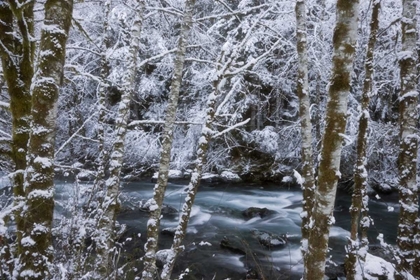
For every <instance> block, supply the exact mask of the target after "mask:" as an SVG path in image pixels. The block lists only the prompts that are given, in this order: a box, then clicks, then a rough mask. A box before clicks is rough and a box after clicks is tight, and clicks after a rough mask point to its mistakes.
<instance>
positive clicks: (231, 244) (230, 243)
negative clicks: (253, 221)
mask: <svg viewBox="0 0 420 280" xmlns="http://www.w3.org/2000/svg"><path fill="white" fill-rule="evenodd" d="M220 247H221V248H223V249H226V250H229V251H230V252H232V253H235V254H239V255H246V252H245V250H244V249H243V245H242V244H241V243H240V242H239V241H237V240H236V239H232V238H228V237H227V236H224V237H223V239H222V241H220Z"/></svg>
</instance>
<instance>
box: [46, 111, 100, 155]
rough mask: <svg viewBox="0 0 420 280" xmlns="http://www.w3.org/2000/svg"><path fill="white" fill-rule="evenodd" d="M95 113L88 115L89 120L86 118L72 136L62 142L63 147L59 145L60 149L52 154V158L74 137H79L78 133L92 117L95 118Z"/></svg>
mask: <svg viewBox="0 0 420 280" xmlns="http://www.w3.org/2000/svg"><path fill="white" fill-rule="evenodd" d="M96 113H97V112H93V113H92V114H91V115H90V117H89V118H87V119H86V120H85V121H84V122H83V124H82V125H81V126H80V127H79V128H78V129H77V130H76V132H74V133H73V135H72V136H70V138H69V139H67V141H66V142H64V143H63V145H61V147H60V148H58V149H57V151H56V152H55V154H54V157H56V156H57V155H58V154H59V153H60V152H61V151H62V150H63V149H64V148H65V147H66V146H67V145H68V144H69V143H70V142H71V141H72V140H73V138H74V137H76V136H78V137H80V135H79V132H80V131H81V130H82V129H83V128H84V126H85V124H86V123H87V122H88V121H90V120H91V119H92V118H93V117H94V116H96Z"/></svg>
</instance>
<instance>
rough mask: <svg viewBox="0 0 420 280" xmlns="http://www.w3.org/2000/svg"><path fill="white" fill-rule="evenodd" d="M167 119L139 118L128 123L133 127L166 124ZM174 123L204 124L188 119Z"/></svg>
mask: <svg viewBox="0 0 420 280" xmlns="http://www.w3.org/2000/svg"><path fill="white" fill-rule="evenodd" d="M164 123H165V121H155V120H138V121H132V122H131V123H129V124H128V127H133V126H136V125H148V124H164ZM174 124H179V125H203V123H200V122H187V121H175V122H174Z"/></svg>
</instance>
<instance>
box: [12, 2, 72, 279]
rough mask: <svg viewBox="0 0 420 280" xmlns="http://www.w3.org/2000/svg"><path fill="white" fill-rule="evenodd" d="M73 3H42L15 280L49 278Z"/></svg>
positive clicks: (32, 87) (32, 88)
mask: <svg viewBox="0 0 420 280" xmlns="http://www.w3.org/2000/svg"><path fill="white" fill-rule="evenodd" d="M72 11H73V1H72V0H47V1H46V2H45V19H44V23H43V28H42V31H41V41H40V46H39V48H40V53H39V61H38V67H37V71H36V72H35V74H34V78H33V81H32V86H31V93H32V110H31V115H32V120H31V130H30V137H29V144H28V156H27V160H28V161H27V168H26V172H25V184H24V190H25V195H26V201H25V206H24V211H23V212H22V215H23V217H24V220H25V224H24V231H23V235H22V239H21V246H22V250H23V252H22V254H21V255H20V256H19V257H20V267H19V268H20V272H19V276H18V279H48V278H49V277H50V272H49V269H50V266H51V265H52V263H51V261H52V258H53V248H52V236H51V226H52V218H53V210H54V182H53V180H54V144H55V139H54V138H55V121H56V118H57V102H56V101H57V98H58V95H59V90H60V85H61V83H62V80H63V65H64V61H65V56H66V41H67V36H68V31H69V28H70V24H71V19H72Z"/></svg>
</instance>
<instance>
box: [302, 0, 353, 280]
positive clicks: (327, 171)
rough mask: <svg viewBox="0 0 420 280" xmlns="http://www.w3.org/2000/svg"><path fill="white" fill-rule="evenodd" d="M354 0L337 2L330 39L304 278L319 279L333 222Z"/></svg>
mask: <svg viewBox="0 0 420 280" xmlns="http://www.w3.org/2000/svg"><path fill="white" fill-rule="evenodd" d="M358 7H359V2H358V1H357V0H352V1H347V0H339V1H337V7H336V17H337V18H336V26H335V29H334V36H333V46H334V52H333V61H332V71H331V73H332V74H331V75H332V76H331V82H330V86H329V90H328V101H327V107H326V118H325V122H326V123H325V130H324V134H323V139H322V148H321V155H320V156H321V159H320V163H319V169H318V186H317V191H316V194H315V206H314V209H313V212H312V216H311V222H310V223H311V224H312V228H311V232H310V235H309V240H308V252H307V254H308V260H307V264H308V266H307V268H306V270H305V274H304V278H305V279H319V280H321V279H323V278H324V273H325V262H326V257H327V251H328V236H329V230H330V227H331V225H332V224H333V223H334V217H333V209H334V202H335V195H336V191H337V182H338V179H339V178H340V170H339V168H340V159H341V150H342V142H343V136H344V133H345V128H346V119H347V97H348V95H349V92H350V81H351V78H350V77H351V73H352V71H353V57H354V53H355V48H356V39H357V23H358V13H359V9H358Z"/></svg>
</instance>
